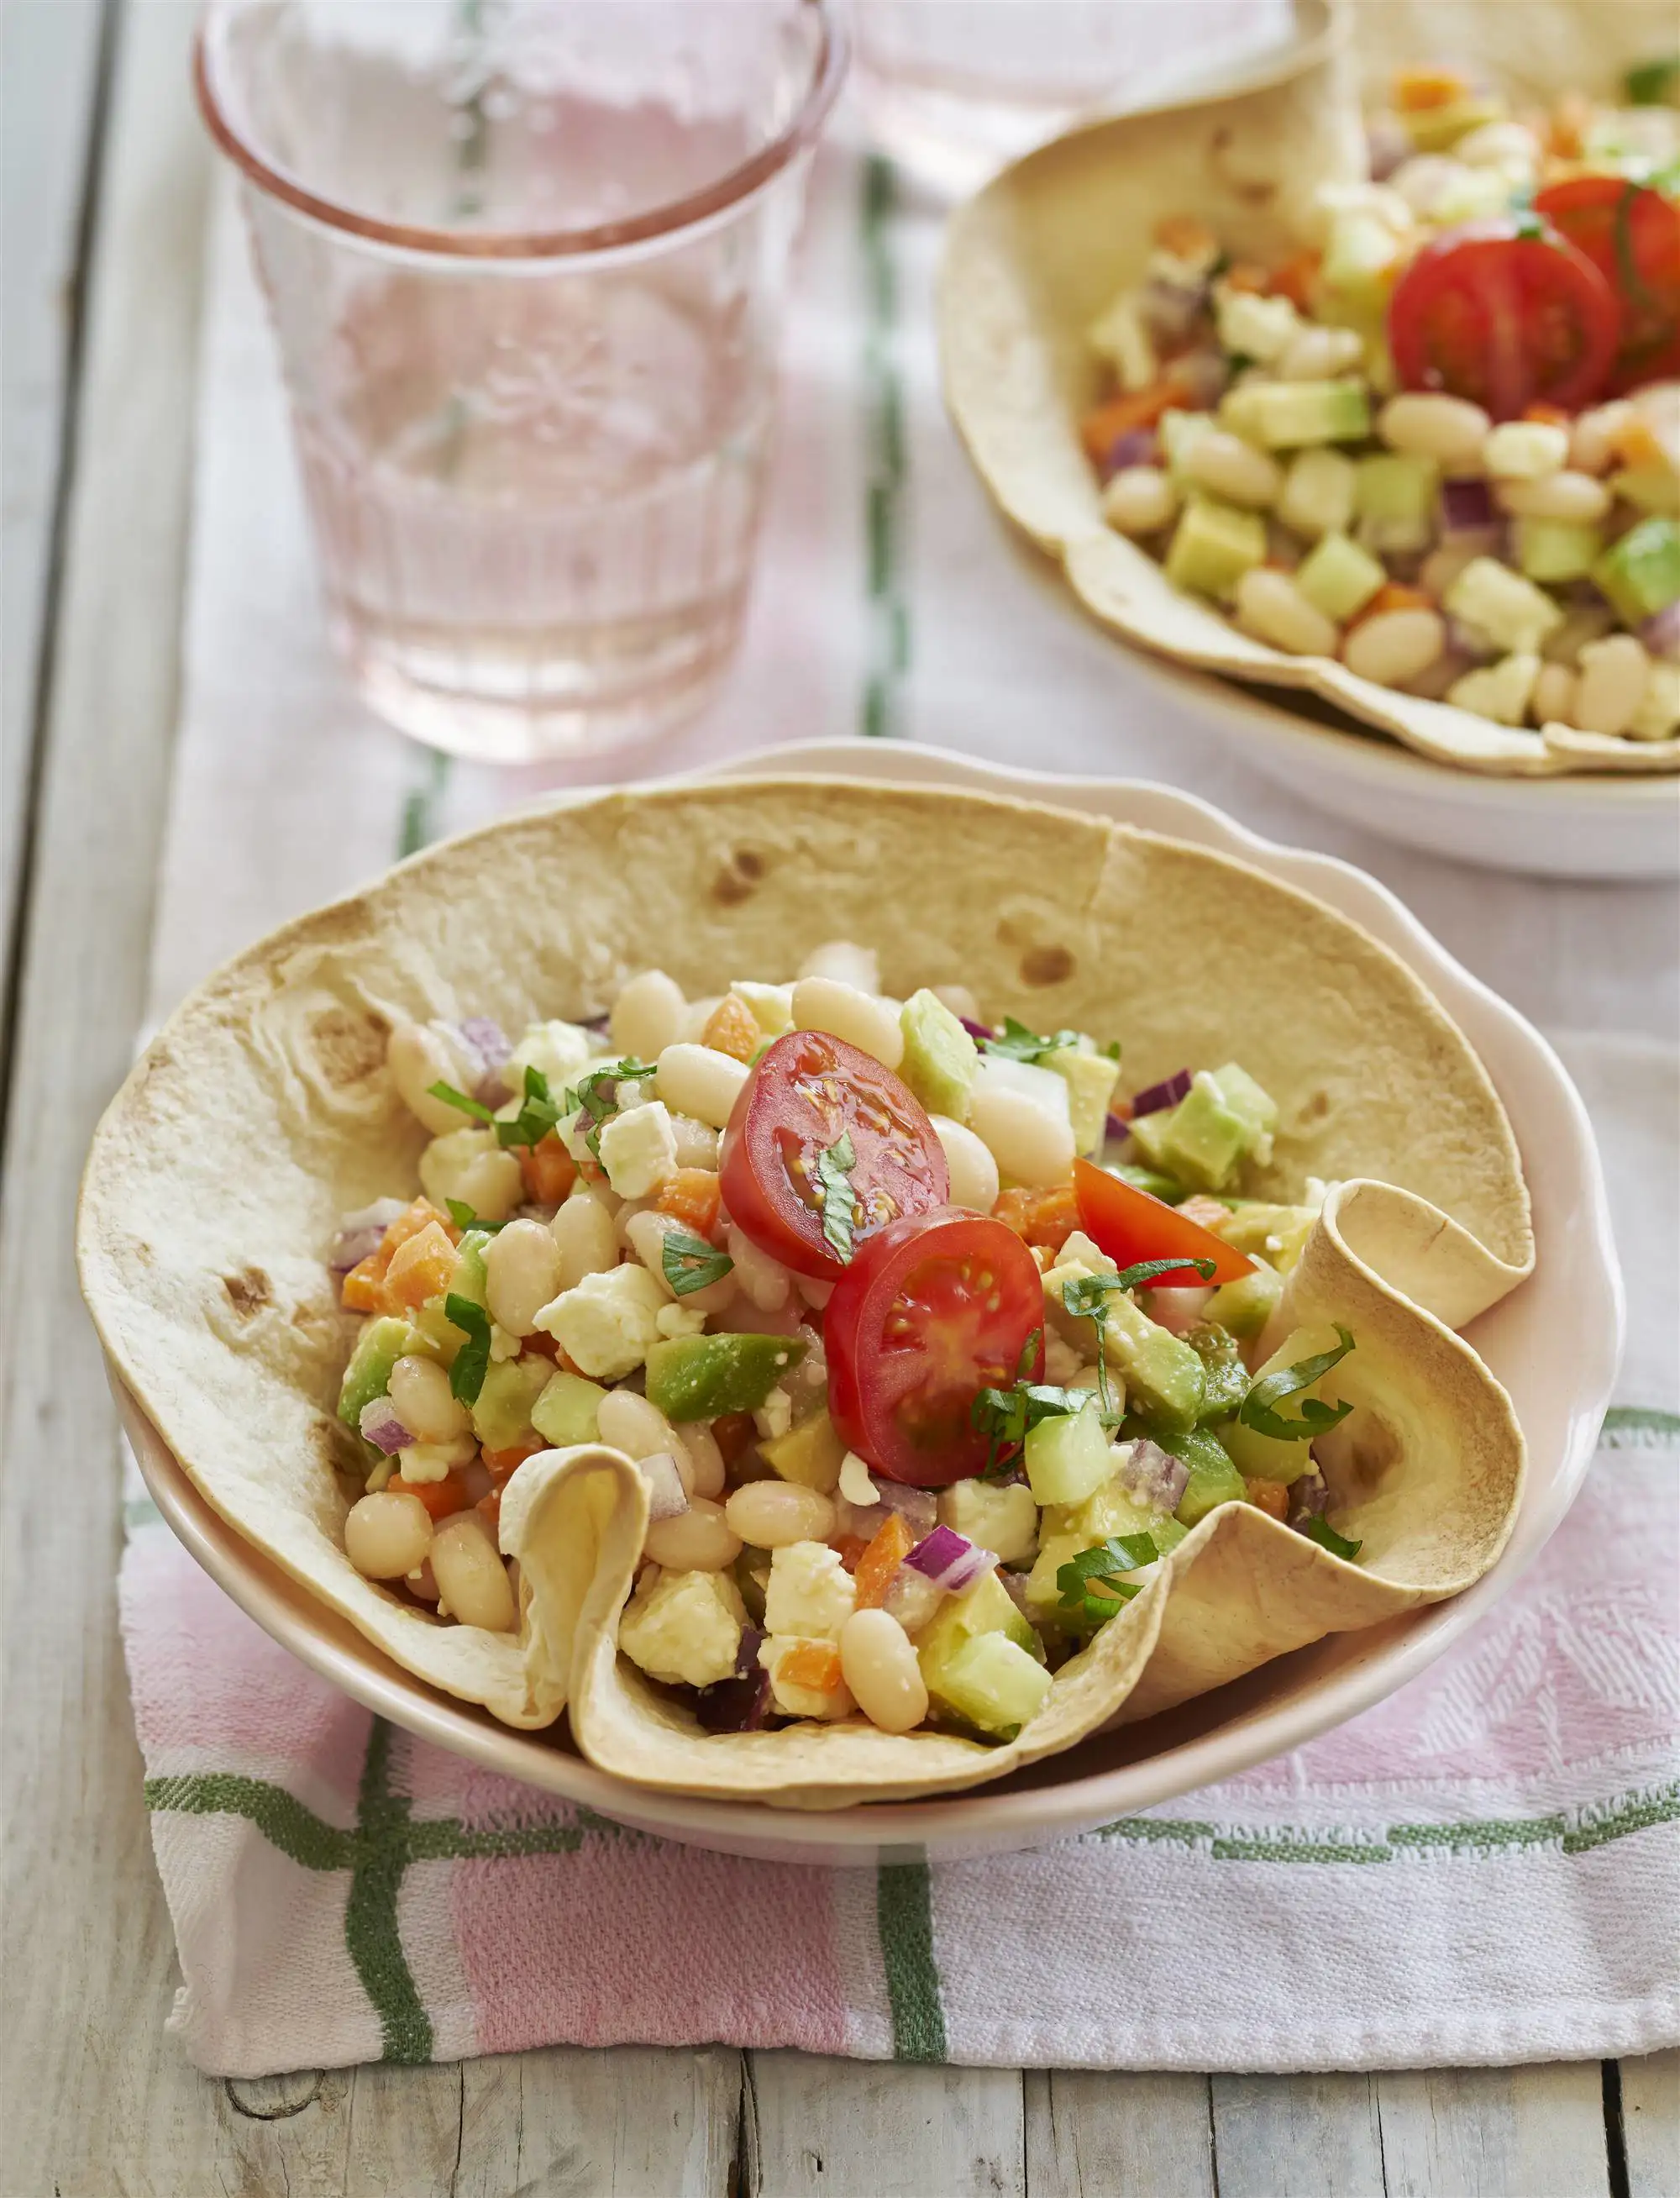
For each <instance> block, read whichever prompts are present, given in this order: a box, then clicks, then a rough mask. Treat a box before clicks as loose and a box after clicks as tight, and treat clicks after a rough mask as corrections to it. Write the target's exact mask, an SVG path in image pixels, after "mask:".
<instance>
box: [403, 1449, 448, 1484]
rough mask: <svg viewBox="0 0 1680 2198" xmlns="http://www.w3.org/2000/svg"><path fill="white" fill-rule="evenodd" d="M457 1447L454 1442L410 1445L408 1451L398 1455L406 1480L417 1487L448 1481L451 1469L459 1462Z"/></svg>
mask: <svg viewBox="0 0 1680 2198" xmlns="http://www.w3.org/2000/svg"><path fill="white" fill-rule="evenodd" d="M456 1447H457V1446H456V1444H454V1443H452V1442H447V1443H410V1445H409V1446H408V1448H407V1449H406V1450H399V1451H398V1453H397V1457H398V1464H399V1468H400V1470H401V1473H402V1475H403V1478H404V1480H412V1481H413V1482H415V1483H416V1486H423V1485H424V1484H425V1483H426V1482H427V1481H433V1480H448V1479H449V1474H450V1468H451V1466H452V1465H455V1464H456V1463H458V1462H459V1461H458V1460H457V1458H456V1454H455V1453H456Z"/></svg>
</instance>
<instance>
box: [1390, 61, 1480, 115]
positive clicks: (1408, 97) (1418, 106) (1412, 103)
mask: <svg viewBox="0 0 1680 2198" xmlns="http://www.w3.org/2000/svg"><path fill="white" fill-rule="evenodd" d="M1469 96H1470V87H1469V85H1468V84H1466V83H1465V81H1464V79H1463V78H1462V76H1459V75H1458V74H1457V73H1456V72H1455V71H1454V70H1452V69H1439V68H1436V69H1432V68H1408V69H1397V70H1396V71H1395V73H1394V105H1395V108H1396V109H1397V110H1398V112H1399V113H1402V114H1421V113H1424V112H1425V111H1426V110H1427V108H1432V107H1456V106H1457V105H1458V103H1459V102H1460V101H1461V100H1465V99H1468V97H1469Z"/></svg>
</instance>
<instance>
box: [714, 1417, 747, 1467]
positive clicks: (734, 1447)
mask: <svg viewBox="0 0 1680 2198" xmlns="http://www.w3.org/2000/svg"><path fill="white" fill-rule="evenodd" d="M758 1433H759V1429H758V1425H757V1423H756V1422H755V1421H754V1420H753V1415H752V1414H751V1412H724V1413H723V1414H722V1415H721V1416H719V1417H718V1418H717V1419H715V1420H713V1422H712V1441H713V1442H715V1443H716V1444H717V1445H718V1449H719V1450H720V1451H722V1452H723V1454H724V1464H725V1465H733V1464H734V1463H735V1460H736V1458H738V1457H740V1456H741V1452H742V1451H744V1450H745V1449H746V1448H747V1445H748V1444H749V1443H752V1442H755V1441H756V1440H757V1439H758Z"/></svg>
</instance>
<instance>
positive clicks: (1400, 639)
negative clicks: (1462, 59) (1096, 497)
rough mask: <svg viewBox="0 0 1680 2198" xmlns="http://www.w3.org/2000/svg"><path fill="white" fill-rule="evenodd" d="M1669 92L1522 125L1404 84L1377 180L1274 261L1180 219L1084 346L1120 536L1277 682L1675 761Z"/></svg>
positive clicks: (1675, 273)
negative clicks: (1324, 666) (1328, 678)
mask: <svg viewBox="0 0 1680 2198" xmlns="http://www.w3.org/2000/svg"><path fill="white" fill-rule="evenodd" d="M1677 85H1680V69H1677V65H1676V64H1675V63H1673V62H1672V61H1668V62H1664V63H1657V64H1653V65H1652V66H1650V67H1642V68H1637V69H1635V70H1633V71H1631V73H1630V74H1629V76H1628V78H1627V81H1626V84H1625V102H1626V103H1625V104H1624V105H1621V106H1617V107H1606V106H1597V105H1594V104H1592V103H1590V102H1588V101H1587V100H1585V99H1584V97H1583V96H1580V95H1579V94H1578V93H1569V94H1566V95H1565V96H1563V97H1562V98H1561V99H1559V100H1558V101H1557V102H1555V104H1554V105H1553V107H1552V108H1550V109H1549V111H1543V112H1540V111H1537V112H1532V113H1531V112H1527V111H1522V110H1518V109H1515V108H1513V107H1512V106H1511V105H1509V103H1508V102H1505V101H1503V99H1501V98H1500V97H1499V96H1497V94H1495V93H1494V92H1492V91H1491V90H1487V89H1486V88H1485V87H1484V86H1482V85H1480V84H1476V83H1474V82H1473V81H1471V80H1469V79H1468V78H1465V77H1462V76H1461V75H1459V74H1457V73H1455V72H1453V71H1452V70H1450V69H1441V68H1417V69H1410V70H1406V71H1403V72H1402V73H1400V74H1399V75H1398V77H1397V78H1396V79H1395V82H1394V84H1393V88H1392V101H1391V104H1390V106H1389V108H1387V109H1386V111H1385V112H1383V113H1379V114H1376V115H1375V116H1374V117H1373V118H1371V119H1370V121H1369V128H1368V142H1369V168H1370V180H1369V182H1367V183H1356V184H1327V185H1324V186H1322V187H1321V188H1320V189H1319V190H1318V192H1317V200H1316V206H1315V210H1314V224H1313V226H1312V229H1311V241H1310V242H1308V243H1305V244H1304V245H1303V247H1302V248H1300V249H1299V250H1298V251H1296V252H1295V253H1293V256H1290V257H1288V259H1285V260H1284V261H1283V262H1282V264H1281V265H1271V266H1261V265H1250V264H1247V262H1245V261H1243V260H1241V259H1235V258H1233V256H1232V255H1231V253H1229V251H1228V250H1227V249H1226V245H1225V241H1224V240H1223V239H1222V238H1221V237H1220V236H1218V235H1216V234H1214V232H1213V231H1212V229H1210V228H1209V227H1208V226H1207V225H1206V224H1205V223H1203V222H1201V221H1200V220H1198V219H1195V218H1177V217H1173V218H1167V219H1166V220H1164V221H1162V222H1160V224H1158V225H1157V226H1156V228H1155V230H1154V251H1153V253H1152V254H1151V257H1150V259H1149V260H1148V266H1147V270H1146V272H1145V274H1144V276H1143V279H1142V282H1140V283H1139V284H1137V285H1136V287H1134V288H1128V289H1127V290H1125V292H1123V293H1122V294H1121V295H1119V297H1117V298H1116V299H1113V302H1112V303H1111V304H1110V305H1108V306H1107V308H1106V309H1105V310H1104V311H1102V313H1100V314H1099V315H1098V317H1096V320H1095V321H1094V322H1093V323H1091V325H1090V329H1089V331H1088V341H1089V344H1090V348H1091V352H1092V353H1093V354H1094V356H1095V358H1096V360H1097V362H1098V363H1099V366H1100V369H1101V373H1102V379H1103V381H1104V383H1105V384H1106V387H1105V389H1104V391H1103V392H1102V394H1101V396H1100V399H1099V401H1097V402H1096V404H1094V405H1093V406H1092V407H1091V409H1090V410H1088V411H1087V412H1086V414H1085V415H1084V419H1083V421H1082V423H1081V436H1082V440H1083V442H1084V449H1085V452H1086V455H1087V456H1088V457H1089V458H1090V462H1091V463H1092V464H1093V466H1094V467H1095V468H1096V472H1097V474H1098V477H1099V479H1100V480H1101V482H1102V513H1103V516H1104V518H1105V520H1107V524H1108V525H1109V526H1112V527H1113V528H1114V529H1115V530H1116V531H1117V532H1119V533H1121V534H1124V535H1125V536H1127V537H1129V538H1131V539H1132V540H1134V541H1136V543H1138V544H1140V546H1142V547H1143V548H1144V549H1147V550H1148V552H1149V554H1151V555H1154V556H1155V557H1157V558H1159V559H1160V561H1162V563H1163V564H1164V567H1165V569H1166V574H1167V577H1168V578H1169V579H1171V581H1172V582H1173V583H1175V584H1176V585H1177V586H1178V587H1179V588H1181V589H1183V590H1188V591H1190V592H1191V593H1193V594H1195V595H1198V596H1205V597H1207V598H1211V599H1212V601H1213V602H1215V603H1216V604H1218V605H1219V606H1220V607H1221V608H1224V610H1226V611H1227V612H1228V613H1229V615H1231V616H1232V617H1233V618H1234V619H1235V624H1236V625H1237V626H1238V627H1239V628H1240V629H1241V631H1243V632H1245V633H1247V635H1249V636H1250V637H1252V638H1253V639H1254V640H1256V641H1259V642H1261V643H1265V644H1267V645H1269V646H1270V647H1271V648H1276V649H1279V650H1282V651H1283V652H1284V653H1285V654H1289V655H1293V656H1299V657H1302V658H1330V659H1339V660H1340V662H1341V663H1342V664H1343V665H1345V666H1346V668H1347V670H1348V671H1350V672H1353V673H1354V674H1356V675H1357V676H1358V677H1363V678H1366V679H1369V680H1371V681H1374V682H1375V683H1377V684H1379V685H1381V686H1384V687H1387V688H1391V689H1398V690H1399V691H1401V692H1404V693H1406V694H1409V695H1417V696H1420V697H1422V698H1424V699H1426V700H1428V701H1445V702H1447V703H1450V704H1453V705H1456V706H1458V707H1460V708H1462V709H1464V710H1468V711H1470V712H1474V713H1476V714H1478V715H1479V716H1481V717H1484V718H1489V719H1491V720H1493V721H1495V722H1497V723H1498V724H1502V725H1508V726H1514V727H1523V726H1528V727H1533V728H1536V729H1538V728H1542V727H1545V726H1548V725H1556V726H1559V727H1562V728H1567V729H1572V730H1573V731H1574V732H1576V733H1578V734H1586V735H1591V736H1598V737H1599V738H1601V739H1606V740H1610V741H1625V742H1650V741H1666V740H1670V739H1671V738H1672V737H1673V736H1675V734H1676V732H1677V729H1680V108H1677V105H1676V101H1677V97H1680V89H1677ZM1609 753H1615V751H1610V752H1609ZM1623 753H1625V751H1623Z"/></svg>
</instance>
